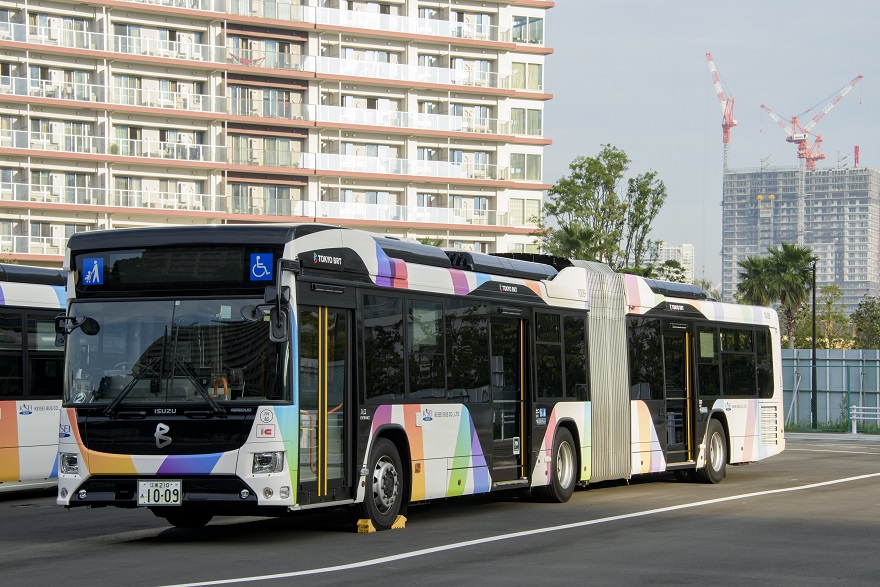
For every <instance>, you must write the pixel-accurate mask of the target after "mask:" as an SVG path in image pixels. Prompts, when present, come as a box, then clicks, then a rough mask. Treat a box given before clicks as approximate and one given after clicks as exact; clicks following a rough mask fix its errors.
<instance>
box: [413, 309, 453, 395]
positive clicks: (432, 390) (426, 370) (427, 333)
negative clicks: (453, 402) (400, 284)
mask: <svg viewBox="0 0 880 587" xmlns="http://www.w3.org/2000/svg"><path fill="white" fill-rule="evenodd" d="M407 306H408V308H407V318H408V320H407V341H408V343H407V346H408V347H409V353H408V355H409V394H410V397H412V398H432V397H433V398H445V397H446V357H445V356H444V345H443V304H442V303H441V302H431V301H425V300H409V302H408V303H407Z"/></svg>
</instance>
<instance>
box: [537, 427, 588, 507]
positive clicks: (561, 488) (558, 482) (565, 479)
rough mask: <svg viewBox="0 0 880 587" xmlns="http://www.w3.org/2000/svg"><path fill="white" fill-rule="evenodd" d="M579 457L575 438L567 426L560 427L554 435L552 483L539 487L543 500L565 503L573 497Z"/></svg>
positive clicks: (551, 465) (551, 469) (551, 462)
mask: <svg viewBox="0 0 880 587" xmlns="http://www.w3.org/2000/svg"><path fill="white" fill-rule="evenodd" d="M577 470H578V459H577V453H576V452H575V445H574V438H573V437H572V436H571V432H569V431H568V429H567V428H564V427H560V428H559V429H557V430H556V435H555V436H554V437H553V452H552V460H551V461H550V484H549V485H546V486H545V487H541V488H539V491H538V495H539V496H540V497H541V498H542V500H543V501H549V502H555V503H565V502H567V501H568V500H569V499H571V495H572V493H574V486H575V484H576V483H577Z"/></svg>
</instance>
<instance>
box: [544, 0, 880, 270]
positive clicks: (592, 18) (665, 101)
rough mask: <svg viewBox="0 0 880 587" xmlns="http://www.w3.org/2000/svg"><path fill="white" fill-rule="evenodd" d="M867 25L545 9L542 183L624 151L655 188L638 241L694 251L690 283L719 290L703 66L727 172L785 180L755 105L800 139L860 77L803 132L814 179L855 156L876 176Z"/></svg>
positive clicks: (787, 154) (838, 17) (877, 110)
mask: <svg viewBox="0 0 880 587" xmlns="http://www.w3.org/2000/svg"><path fill="white" fill-rule="evenodd" d="M878 25H880V2H878V1H877V0H848V1H847V2H841V3H839V4H834V3H829V2H827V1H821V2H820V1H817V0H760V1H759V0H736V1H732V2H712V1H708V2H707V1H705V0H665V1H660V0H556V6H555V7H554V8H551V9H550V10H549V11H548V14H547V18H546V22H545V38H546V39H547V44H548V46H549V47H551V48H552V49H553V50H554V53H553V54H552V55H550V56H548V57H547V61H546V66H545V72H544V85H545V90H546V91H547V92H549V93H551V94H553V99H552V100H550V101H549V102H548V103H547V104H546V105H545V113H544V118H545V125H544V133H545V136H546V137H548V138H550V139H551V140H552V141H553V144H552V145H550V146H549V147H547V148H546V150H545V152H544V153H545V154H544V178H545V182H546V183H550V184H552V183H555V182H556V181H558V180H559V179H560V178H562V177H564V176H565V175H568V174H569V172H570V170H569V167H568V166H569V164H570V163H571V162H572V161H573V160H574V158H575V157H578V156H595V155H597V154H598V152H599V151H600V150H601V146H602V145H604V144H611V145H614V146H616V147H618V148H620V149H622V150H623V151H625V152H626V154H627V155H628V156H629V157H630V159H631V160H632V163H631V164H630V172H629V175H635V174H638V173H643V172H645V171H648V170H654V171H656V172H657V173H658V174H659V177H660V179H662V180H663V182H664V183H665V184H666V189H667V192H668V197H667V199H666V203H665V205H664V207H663V209H662V210H661V212H660V214H659V215H658V216H657V218H656V219H655V221H654V223H653V225H652V231H651V235H650V238H651V239H652V240H663V241H666V242H668V243H670V244H675V245H680V244H682V243H690V244H693V245H694V249H695V257H696V260H695V272H694V273H695V276H696V277H697V278H701V277H702V278H705V279H708V280H710V281H712V282H714V283H716V284H717V283H720V280H721V185H722V158H723V148H722V143H721V107H720V105H719V102H718V97H717V95H716V93H715V90H714V87H713V85H712V78H711V75H710V73H709V66H708V62H707V60H706V53H707V52H710V53H711V54H712V57H713V59H714V61H715V64H716V66H717V67H718V71H719V74H720V76H721V81H722V84H723V86H724V89H725V91H726V92H727V96H728V97H732V98H734V100H735V107H734V118H735V119H736V120H737V122H738V123H739V124H738V126H736V127H735V128H733V129H732V131H731V137H732V138H731V143H730V168H731V169H746V168H752V169H757V168H760V167H761V166H762V165H767V164H769V165H773V166H780V167H782V166H785V167H793V166H796V165H797V157H796V149H795V145H793V144H791V143H788V142H786V141H785V139H786V137H787V136H788V135H787V134H786V133H785V131H784V130H783V129H782V128H780V127H779V126H778V125H777V124H776V122H774V121H773V120H772V119H771V118H770V116H769V115H768V114H766V113H765V112H764V111H763V110H761V104H767V105H768V106H769V107H770V108H772V109H773V110H774V111H775V112H776V113H777V114H779V116H780V117H782V118H783V119H784V120H788V119H790V118H791V116H793V115H801V116H800V120H801V124H802V125H804V126H805V125H806V124H807V123H808V122H809V121H810V120H811V119H812V118H813V116H815V115H816V114H818V113H819V112H821V110H822V108H823V107H824V106H825V105H826V104H828V103H829V102H830V101H831V99H832V98H833V96H834V95H835V94H836V93H837V92H838V90H840V89H841V88H843V86H845V85H846V84H847V83H849V82H850V81H851V80H852V79H853V78H855V77H856V76H857V75H859V74H862V75H864V78H863V79H862V80H861V82H860V83H859V84H858V85H856V86H855V88H854V89H853V90H852V91H850V92H849V93H848V94H847V95H846V96H845V97H844V98H843V99H842V100H841V101H840V102H838V103H837V105H836V106H835V107H834V108H833V109H832V110H830V111H829V112H828V113H827V114H826V115H825V117H824V118H822V120H821V121H819V122H818V123H817V124H816V126H815V127H814V128H813V129H812V132H813V134H818V135H821V136H822V152H823V153H825V154H826V156H827V159H825V160H824V161H820V162H818V164H817V168H825V167H836V166H837V165H838V164H839V163H838V162H839V161H840V164H845V165H848V166H850V167H852V166H853V163H854V156H853V147H854V146H855V145H858V146H859V147H860V151H861V153H860V161H861V162H860V166H861V167H872V168H875V169H880V136H878V131H880V32H878V30H880V29H878ZM810 108H812V110H810V111H809V112H808V113H806V114H802V113H804V112H805V111H807V110H808V109H810ZM811 142H812V141H811ZM845 156H848V158H847V159H843V158H844V157H845Z"/></svg>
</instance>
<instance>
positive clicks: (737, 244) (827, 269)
mask: <svg viewBox="0 0 880 587" xmlns="http://www.w3.org/2000/svg"><path fill="white" fill-rule="evenodd" d="M800 174H803V180H804V187H803V193H804V197H803V201H802V202H801V204H802V214H803V221H802V225H803V228H802V231H803V234H802V235H801V240H800V242H801V244H802V245H803V246H805V247H808V248H810V249H811V250H812V251H813V253H814V255H815V256H816V257H818V259H819V260H818V263H817V267H816V287H817V288H818V289H821V287H822V286H825V285H837V286H839V287H840V289H841V290H842V291H843V298H842V299H841V302H842V303H843V304H844V305H845V306H846V312H847V314H849V313H851V312H853V311H854V310H855V309H856V308H857V307H858V304H859V302H860V301H861V300H862V298H863V297H864V296H866V295H868V296H877V295H878V293H880V171H878V170H876V169H869V168H855V169H849V168H836V169H816V170H812V171H804V170H801V169H799V168H798V167H774V168H766V169H739V170H731V171H728V172H726V173H725V174H724V191H723V201H722V206H723V213H722V229H723V233H722V251H721V256H722V276H721V279H722V283H721V288H722V289H721V292H722V296H723V298H724V299H725V300H731V299H733V295H734V293H735V292H736V287H737V284H738V282H739V273H740V268H739V265H738V263H739V262H740V261H743V260H745V259H746V258H747V257H757V256H766V255H767V248H768V247H778V246H779V245H780V243H798V242H799V235H798V232H799V231H798V226H799V225H800V224H801V222H799V219H798V214H799V198H798V191H799V188H798V180H799V175H800Z"/></svg>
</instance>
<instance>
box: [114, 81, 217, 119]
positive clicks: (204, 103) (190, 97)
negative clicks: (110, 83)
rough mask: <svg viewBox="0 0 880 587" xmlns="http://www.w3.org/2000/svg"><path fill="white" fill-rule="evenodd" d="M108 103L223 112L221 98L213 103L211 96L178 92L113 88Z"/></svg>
mask: <svg viewBox="0 0 880 587" xmlns="http://www.w3.org/2000/svg"><path fill="white" fill-rule="evenodd" d="M110 101H111V102H112V103H113V104H123V105H126V106H146V107H150V108H168V109H171V110H190V111H193V112H220V113H222V112H225V109H224V105H223V99H222V98H217V99H216V103H215V100H212V98H211V96H208V95H207V94H191V93H188V92H179V91H178V92H172V91H168V90H146V89H143V88H119V87H115V88H112V89H111V90H110Z"/></svg>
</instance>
